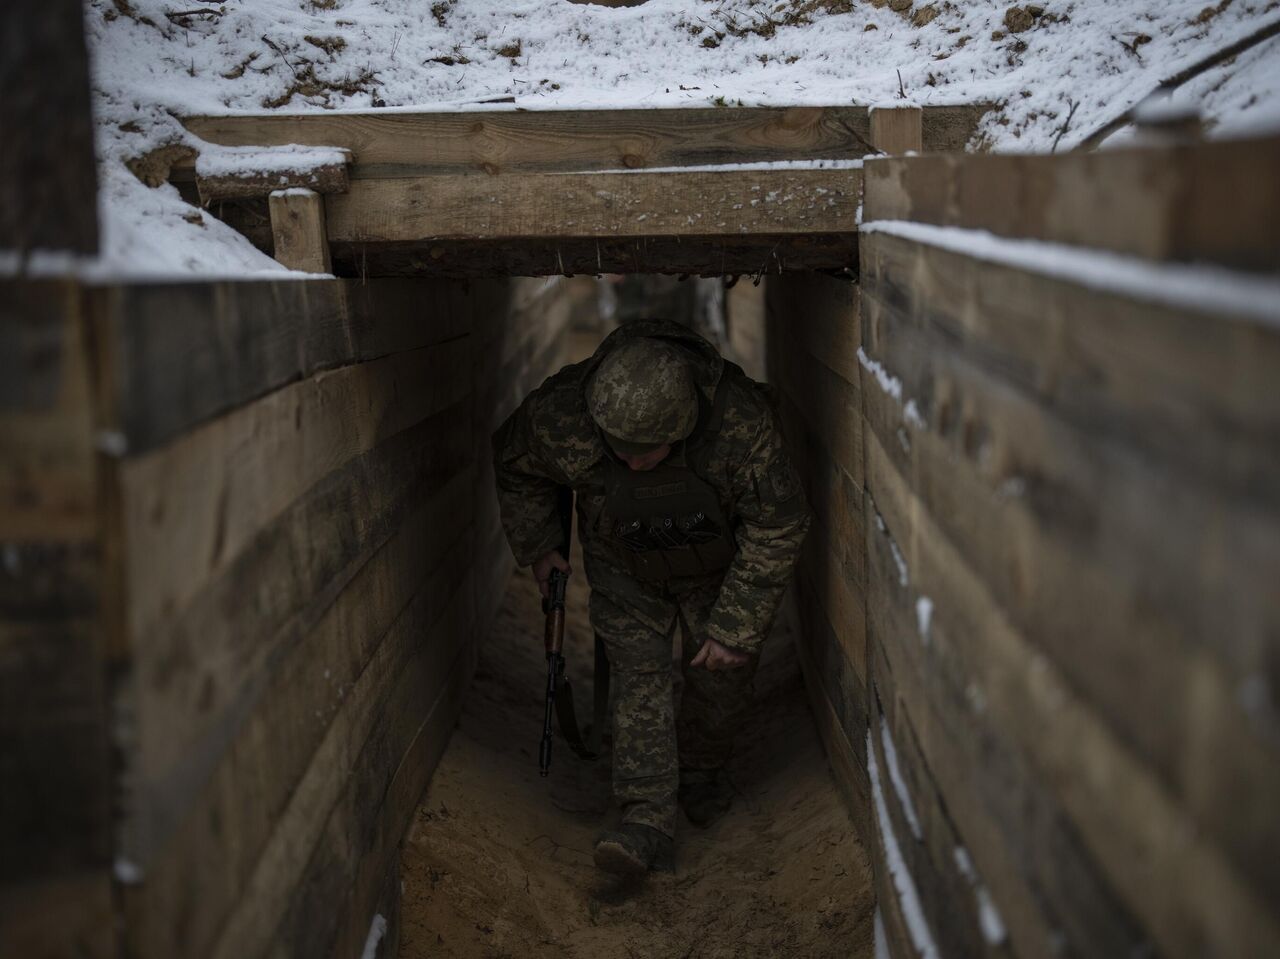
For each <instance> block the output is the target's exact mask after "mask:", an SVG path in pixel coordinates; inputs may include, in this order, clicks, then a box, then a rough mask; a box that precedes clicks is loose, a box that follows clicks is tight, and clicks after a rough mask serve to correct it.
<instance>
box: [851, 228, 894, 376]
mask: <svg viewBox="0 0 1280 959" xmlns="http://www.w3.org/2000/svg"><path fill="white" fill-rule="evenodd" d="M884 222H886V221H884V220H881V221H878V223H884ZM871 225H872V226H875V225H878V224H871ZM864 229H865V228H864ZM858 362H859V363H861V364H862V368H863V369H864V370H866V371H867V372H868V373H870V374H872V375H873V376H874V377H875V378H876V382H877V383H879V384H880V389H882V390H884V391H885V392H886V393H888V394H889V395H890V396H892V397H893V398H894V399H895V400H898V401H899V402H901V401H902V380H900V379H898V378H897V377H896V376H894V375H893V374H892V373H890V372H889V371H888V370H886V369H885V368H884V366H882V365H881V364H880V363H879V362H877V361H876V360H873V359H872V358H871V357H869V356H867V351H866V350H865V349H863V348H862V347H861V346H860V347H858Z"/></svg>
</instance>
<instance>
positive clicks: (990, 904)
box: [955, 846, 1009, 946]
mask: <svg viewBox="0 0 1280 959" xmlns="http://www.w3.org/2000/svg"><path fill="white" fill-rule="evenodd" d="M955 860H956V868H957V869H959V870H960V874H961V875H962V876H964V878H965V879H967V880H968V881H969V885H971V886H972V887H973V894H974V897H975V898H976V899H977V902H978V928H979V929H981V930H982V938H984V939H986V940H987V943H988V945H992V946H999V945H1001V944H1003V943H1004V941H1005V940H1006V939H1008V938H1009V932H1008V930H1007V929H1006V928H1005V924H1004V917H1003V916H1001V915H1000V910H999V909H998V908H996V903H995V900H994V899H992V898H991V891H990V890H989V889H988V888H987V886H986V883H984V882H983V881H982V880H981V879H980V878H979V877H978V871H977V870H976V869H975V868H974V866H973V860H972V859H971V858H970V857H969V850H967V849H965V848H964V846H956V848H955Z"/></svg>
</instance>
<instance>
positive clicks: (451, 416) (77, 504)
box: [0, 280, 568, 957]
mask: <svg viewBox="0 0 1280 959" xmlns="http://www.w3.org/2000/svg"><path fill="white" fill-rule="evenodd" d="M4 301H5V302H6V304H9V307H8V310H9V312H11V313H12V314H13V315H12V316H6V317H5V319H6V321H10V320H12V322H6V323H5V325H4V326H3V327H0V338H2V342H0V354H3V355H5V356H7V357H10V358H12V359H13V360H14V361H15V362H14V363H13V364H12V365H13V370H12V372H13V373H14V376H15V378H14V379H10V380H7V381H6V386H5V389H4V391H3V394H0V440H3V445H4V449H5V453H6V461H5V465H4V468H3V470H0V496H2V497H3V509H2V510H0V517H2V519H0V542H3V544H4V550H5V557H6V562H5V564H4V569H3V572H2V573H0V587H2V588H0V639H2V640H3V647H2V648H3V650H4V653H5V655H4V658H3V660H0V684H2V686H3V689H4V692H5V694H6V695H5V696H4V702H3V705H2V706H0V734H2V735H3V737H4V740H5V746H6V748H5V750H4V757H5V758H4V763H5V767H6V768H5V774H6V775H5V781H6V782H10V783H13V782H20V783H22V787H23V788H21V789H18V790H12V789H9V790H5V791H4V792H5V796H6V798H5V804H6V805H5V809H4V810H3V811H4V813H5V815H4V816H3V817H2V819H0V829H3V830H4V836H5V842H4V846H5V848H6V850H8V849H11V848H12V849H14V850H16V851H17V855H15V856H14V857H12V858H11V857H9V856H6V860H7V861H6V865H5V867H4V872H3V874H0V875H2V878H3V880H4V885H3V888H2V889H0V901H2V902H3V908H4V914H3V920H4V921H3V922H2V923H0V952H3V953H4V954H6V955H8V954H13V955H32V956H41V955H71V954H77V955H80V954H84V955H103V956H107V955H117V954H128V955H138V956H157V957H159V956H174V955H184V956H193V957H194V956H201V957H205V956H208V957H212V956H235V957H247V956H265V955H282V954H287V955H307V956H325V955H341V956H350V955H358V954H359V953H360V951H361V948H362V947H363V945H364V943H365V941H366V938H367V936H368V935H369V931H370V928H371V923H372V921H373V918H374V916H375V914H381V915H382V916H383V917H384V918H386V917H391V919H392V920H393V922H392V928H390V929H389V930H388V931H387V933H386V934H385V938H386V942H387V943H388V944H389V945H392V946H394V941H395V928H394V919H395V916H396V914H397V911H396V902H397V898H398V890H399V881H398V852H397V849H398V844H399V841H400V839H401V837H402V835H403V832H404V829H405V826H406V824H407V823H408V821H409V817H410V815H411V813H412V810H413V808H414V806H415V804H416V803H417V801H418V798H419V796H420V795H421V792H422V790H423V788H424V787H425V785H426V782H427V778H428V776H429V774H430V772H431V770H432V768H433V767H434V764H435V762H436V760H437V759H438V757H439V755H440V753H441V751H442V749H443V747H444V744H445V741H446V740H447V737H448V734H449V730H450V729H451V728H452V725H453V722H454V719H455V717H456V715H457V712H458V710H459V708H460V706H461V700H462V695H463V692H464V691H465V689H466V687H467V684H468V681H469V678H470V676H471V672H472V670H473V668H474V664H475V658H476V647H477V641H478V638H479V637H480V636H482V635H483V634H484V632H485V631H487V629H488V627H489V625H490V624H491V622H492V618H493V615H494V611H495V609H496V604H495V603H494V601H493V594H494V590H495V589H497V590H498V591H499V593H500V592H501V584H502V583H504V582H505V579H506V576H507V573H508V571H509V569H510V558H509V553H508V551H507V549H506V546H505V543H503V542H502V540H501V536H500V532H499V530H498V524H497V517H496V506H495V505H494V504H493V503H491V499H492V497H489V496H486V495H484V492H483V491H484V490H487V489H490V488H491V487H492V479H491V477H489V475H488V472H489V470H490V469H491V467H490V465H489V460H490V457H489V447H488V435H489V433H490V432H491V430H492V428H493V427H494V426H495V425H496V423H497V422H498V421H499V419H500V418H501V417H502V416H504V415H505V413H506V412H507V411H508V410H509V409H510V408H511V407H512V406H513V405H514V403H515V402H516V401H517V400H518V398H519V397H521V396H522V395H523V394H524V393H525V392H526V391H527V390H528V389H529V388H531V387H532V386H533V385H535V384H536V383H537V382H539V381H540V380H541V379H542V378H543V377H544V376H545V375H546V374H547V373H549V372H550V371H552V370H553V369H555V368H556V367H557V366H558V365H559V362H560V353H561V349H562V346H563V343H564V333H565V330H566V326H567V316H568V309H567V304H566V302H565V301H564V298H563V297H562V296H561V295H560V288H559V284H558V283H557V282H556V281H544V280H536V281H510V282H507V281H495V282H486V283H483V284H481V283H470V284H468V283H464V282H460V281H398V280H382V281H371V282H369V283H363V284H362V283H357V282H349V281H330V280H320V281H312V282H298V281H287V282H280V283H257V282H254V283H236V284H228V283H220V284H183V285H172V286H164V285H159V286H157V285H138V286H126V287H109V288H106V287H93V288H83V287H78V286H75V285H71V284H46V285H32V284H27V285H17V284H13V285H11V287H10V288H9V289H7V290H6V295H5V297H4ZM8 365H9V364H8V362H7V361H6V366H8ZM11 776H12V777H13V778H10V777H11ZM11 839H12V844H11V842H10V840H11ZM383 951H384V953H385V952H387V950H386V949H384V950H383Z"/></svg>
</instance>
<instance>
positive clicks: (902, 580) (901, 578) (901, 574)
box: [889, 536, 911, 589]
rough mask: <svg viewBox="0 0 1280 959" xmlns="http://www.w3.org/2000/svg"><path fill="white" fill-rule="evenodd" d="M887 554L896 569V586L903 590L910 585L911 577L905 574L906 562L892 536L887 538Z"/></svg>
mask: <svg viewBox="0 0 1280 959" xmlns="http://www.w3.org/2000/svg"><path fill="white" fill-rule="evenodd" d="M889 552H890V553H891V554H892V555H893V562H894V565H895V566H897V567H898V585H899V586H902V587H903V588H904V589H905V588H906V587H907V586H908V585H910V583H911V577H910V576H909V575H908V572H907V560H906V558H905V557H904V556H903V555H902V550H900V549H898V544H897V542H895V541H894V538H893V537H892V536H890V537H889Z"/></svg>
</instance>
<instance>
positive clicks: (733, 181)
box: [325, 169, 862, 243]
mask: <svg viewBox="0 0 1280 959" xmlns="http://www.w3.org/2000/svg"><path fill="white" fill-rule="evenodd" d="M861 186H862V181H861V172H860V171H859V170H856V169H837V170H769V171H764V172H762V171H754V172H746V173H741V172H670V173H667V172H663V173H644V172H638V173H582V174H573V175H568V174H536V173H524V174H508V175H506V176H504V177H502V178H501V179H495V178H493V177H477V176H474V175H465V174H464V175H455V176H428V177H405V178H399V179H385V180H355V181H353V182H352V184H351V190H350V191H349V192H347V193H342V194H335V195H333V196H329V197H326V198H325V208H326V213H327V218H328V229H329V237H330V239H331V240H333V241H334V242H338V243H343V242H345V243H353V242H423V241H427V240H437V239H439V240H445V239H458V240H476V239H492V238H504V237H510V238H536V237H547V238H551V237H566V238H569V237H579V238H581V237H614V236H725V235H736V234H744V233H775V234H790V233H853V232H856V231H857V211H858V206H859V204H860V202H861Z"/></svg>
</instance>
